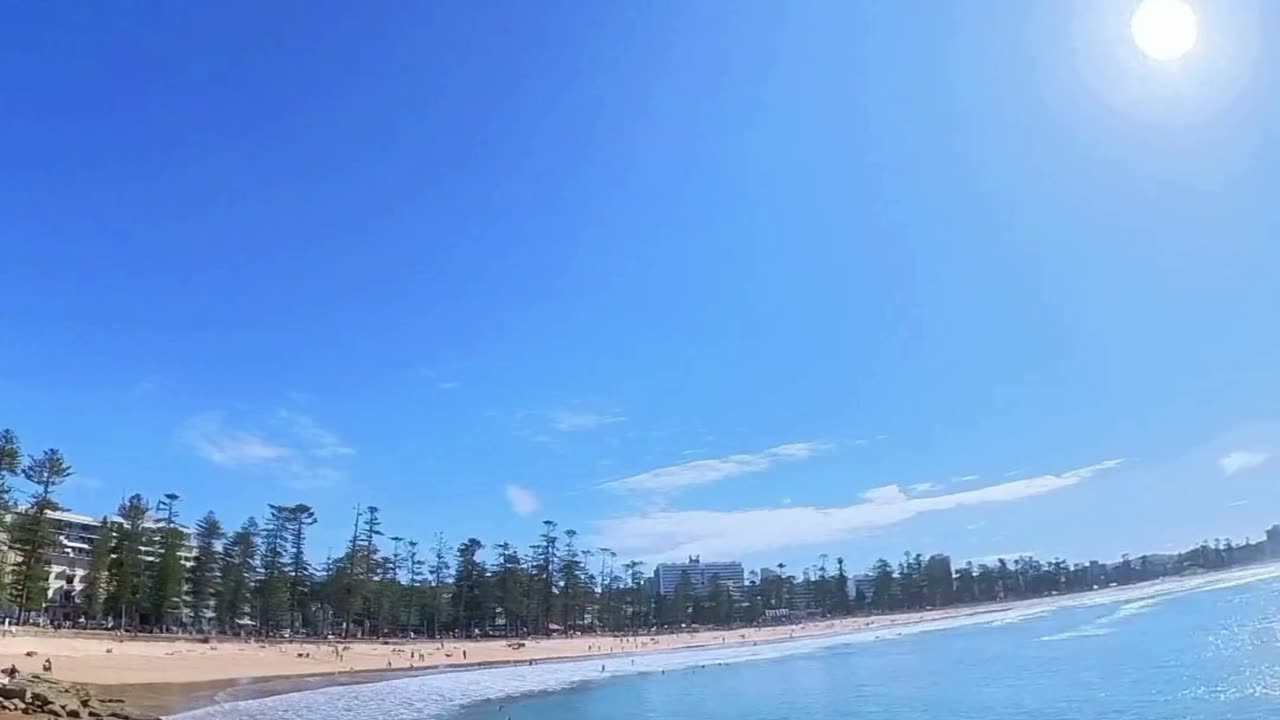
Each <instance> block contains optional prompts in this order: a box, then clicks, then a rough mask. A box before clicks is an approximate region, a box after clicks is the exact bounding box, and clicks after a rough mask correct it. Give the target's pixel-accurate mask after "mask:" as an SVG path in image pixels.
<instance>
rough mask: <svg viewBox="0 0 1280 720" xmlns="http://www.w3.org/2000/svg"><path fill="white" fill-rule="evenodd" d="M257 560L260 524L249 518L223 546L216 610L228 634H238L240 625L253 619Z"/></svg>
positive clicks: (219, 622)
mask: <svg viewBox="0 0 1280 720" xmlns="http://www.w3.org/2000/svg"><path fill="white" fill-rule="evenodd" d="M257 557H258V521H257V520H255V519H253V518H249V519H248V520H245V521H244V523H243V524H242V525H241V526H240V529H239V530H236V531H235V532H234V533H232V534H231V536H230V537H228V538H227V540H226V542H224V543H223V544H222V559H221V562H220V564H219V577H218V597H217V603H216V607H217V617H218V624H219V625H220V626H221V627H222V628H223V629H224V630H227V631H235V630H238V629H239V628H240V622H241V621H244V620H248V619H249V618H248V614H249V607H250V601H251V598H252V594H253V580H254V575H255V573H256V571H257Z"/></svg>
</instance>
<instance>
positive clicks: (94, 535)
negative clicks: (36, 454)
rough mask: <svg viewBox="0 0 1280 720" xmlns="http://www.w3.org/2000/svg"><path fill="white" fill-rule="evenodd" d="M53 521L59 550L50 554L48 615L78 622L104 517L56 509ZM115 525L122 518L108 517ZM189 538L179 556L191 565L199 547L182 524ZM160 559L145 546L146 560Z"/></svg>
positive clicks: (152, 524)
mask: <svg viewBox="0 0 1280 720" xmlns="http://www.w3.org/2000/svg"><path fill="white" fill-rule="evenodd" d="M49 518H50V520H51V521H52V522H53V532H54V535H55V536H56V537H57V538H58V541H59V542H58V544H57V546H56V547H55V549H53V550H51V551H49V552H48V553H46V559H47V560H48V562H49V597H48V600H47V602H46V604H45V609H44V617H45V618H46V619H48V620H51V621H54V620H64V621H75V620H79V619H80V615H81V614H82V613H83V610H82V609H81V602H80V594H81V593H82V592H84V588H85V576H86V575H87V574H88V572H89V561H90V558H92V557H93V548H94V545H96V544H97V542H98V538H99V536H100V535H101V532H102V521H103V518H101V517H97V518H95V517H92V516H90V515H80V514H78V513H73V512H54V513H50V514H49ZM106 520H107V522H108V523H110V524H112V525H119V524H121V520H120V518H118V517H115V516H110V517H108V518H106ZM161 526H162V524H161V523H160V522H158V521H156V520H151V519H149V520H148V521H147V523H146V527H148V528H150V529H159V528H160V527H161ZM178 528H179V529H181V530H182V532H183V534H184V536H185V537H186V542H185V543H184V544H183V547H182V548H181V549H180V550H179V551H178V557H179V558H180V559H181V560H182V563H183V564H184V565H190V564H191V562H192V560H193V559H194V558H195V547H194V546H193V545H192V544H191V531H190V530H189V529H188V528H186V527H183V526H181V525H179V526H178ZM158 558H159V556H158V551H157V549H156V548H154V547H150V546H144V547H143V548H142V559H143V561H144V562H148V563H153V562H155V561H156V560H157V559H158Z"/></svg>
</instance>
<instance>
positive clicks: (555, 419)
mask: <svg viewBox="0 0 1280 720" xmlns="http://www.w3.org/2000/svg"><path fill="white" fill-rule="evenodd" d="M547 420H549V421H550V422H551V427H553V428H555V429H556V430H559V431H561V432H576V431H579V430H595V429H596V428H599V427H604V426H605V425H612V424H614V423H620V422H626V420H627V418H626V416H624V415H619V414H617V413H614V412H609V413H600V412H591V411H588V410H567V409H563V408H561V409H558V410H552V411H550V412H548V413H547Z"/></svg>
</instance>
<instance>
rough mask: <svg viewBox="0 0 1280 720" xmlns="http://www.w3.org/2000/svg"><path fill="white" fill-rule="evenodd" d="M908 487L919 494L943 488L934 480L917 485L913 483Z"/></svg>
mask: <svg viewBox="0 0 1280 720" xmlns="http://www.w3.org/2000/svg"><path fill="white" fill-rule="evenodd" d="M907 489H908V490H910V491H911V492H913V493H916V494H919V493H927V492H933V491H934V490H941V489H942V486H941V485H939V484H938V483H934V482H922V483H916V484H915V485H912V486H910V487H909V488H907Z"/></svg>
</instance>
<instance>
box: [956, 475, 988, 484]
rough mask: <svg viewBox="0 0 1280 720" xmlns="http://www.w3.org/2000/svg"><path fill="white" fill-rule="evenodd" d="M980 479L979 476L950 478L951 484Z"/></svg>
mask: <svg viewBox="0 0 1280 720" xmlns="http://www.w3.org/2000/svg"><path fill="white" fill-rule="evenodd" d="M981 479H982V476H981V475H961V476H960V477H958V478H951V482H953V483H962V482H973V481H974V480H981Z"/></svg>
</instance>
